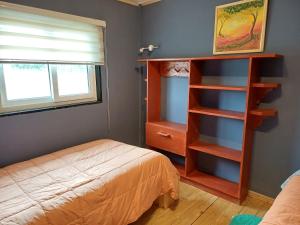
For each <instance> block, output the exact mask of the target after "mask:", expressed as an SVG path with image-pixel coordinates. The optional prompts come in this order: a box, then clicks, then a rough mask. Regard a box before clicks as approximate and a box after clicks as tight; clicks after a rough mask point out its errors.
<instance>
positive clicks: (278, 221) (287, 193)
mask: <svg viewBox="0 0 300 225" xmlns="http://www.w3.org/2000/svg"><path fill="white" fill-rule="evenodd" d="M260 225H300V176H295V177H293V178H291V179H290V181H289V182H288V184H287V185H286V187H285V188H284V189H283V190H282V191H281V193H280V194H279V195H278V196H277V198H276V199H275V201H274V204H273V206H272V207H271V209H270V210H269V211H268V212H267V214H266V215H265V217H264V219H263V221H262V222H261V223H260Z"/></svg>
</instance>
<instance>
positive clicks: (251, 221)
mask: <svg viewBox="0 0 300 225" xmlns="http://www.w3.org/2000/svg"><path fill="white" fill-rule="evenodd" d="M261 221H262V219H261V218H260V217H257V216H253V215H238V216H235V217H234V218H233V219H232V220H231V223H230V225H258V224H259V223H260V222H261Z"/></svg>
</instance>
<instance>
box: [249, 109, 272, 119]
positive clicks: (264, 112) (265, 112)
mask: <svg viewBox="0 0 300 225" xmlns="http://www.w3.org/2000/svg"><path fill="white" fill-rule="evenodd" d="M250 114H251V115H253V116H261V117H273V116H276V114H277V110H276V109H254V110H251V111H250Z"/></svg>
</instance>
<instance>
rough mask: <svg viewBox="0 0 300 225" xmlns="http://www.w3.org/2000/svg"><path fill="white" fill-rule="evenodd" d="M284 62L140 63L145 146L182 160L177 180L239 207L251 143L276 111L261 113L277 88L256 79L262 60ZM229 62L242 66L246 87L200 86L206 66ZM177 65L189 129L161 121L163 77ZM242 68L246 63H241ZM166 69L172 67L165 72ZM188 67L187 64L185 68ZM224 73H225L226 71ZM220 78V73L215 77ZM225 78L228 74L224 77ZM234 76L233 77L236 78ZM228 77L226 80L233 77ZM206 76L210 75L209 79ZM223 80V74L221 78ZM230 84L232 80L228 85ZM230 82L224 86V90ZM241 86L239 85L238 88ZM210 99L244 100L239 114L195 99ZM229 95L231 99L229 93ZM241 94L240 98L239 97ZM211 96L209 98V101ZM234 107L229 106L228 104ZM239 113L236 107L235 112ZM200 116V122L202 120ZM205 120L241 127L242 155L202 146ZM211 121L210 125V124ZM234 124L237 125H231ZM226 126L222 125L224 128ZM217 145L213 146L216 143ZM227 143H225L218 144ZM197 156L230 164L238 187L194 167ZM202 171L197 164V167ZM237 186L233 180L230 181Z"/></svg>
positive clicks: (257, 58) (250, 58) (237, 58)
mask: <svg viewBox="0 0 300 225" xmlns="http://www.w3.org/2000/svg"><path fill="white" fill-rule="evenodd" d="M280 57H282V56H280V55H278V54H242V55H225V56H208V57H193V58H169V59H146V60H145V59H142V60H139V61H140V62H143V63H146V65H147V71H148V73H147V79H146V81H147V99H148V101H147V123H146V144H147V145H148V146H150V147H154V148H156V149H162V150H165V151H169V152H171V153H174V154H176V155H178V157H181V158H183V159H184V165H183V164H182V165H181V164H178V163H174V162H173V163H174V165H175V167H176V168H177V169H178V171H179V173H180V175H181V178H182V179H183V180H184V181H186V182H191V183H192V184H194V185H195V186H198V187H200V188H203V189H204V190H206V191H208V192H211V193H213V194H216V195H219V196H221V197H224V198H227V199H229V200H232V201H235V202H239V203H240V202H242V201H243V200H244V199H245V198H246V196H247V192H248V180H249V174H250V164H251V163H250V162H251V152H252V143H253V137H254V131H255V129H256V128H257V127H258V126H260V125H261V123H262V121H263V120H264V119H265V118H267V117H274V116H276V115H277V111H276V110H275V109H261V108H259V107H258V105H259V103H260V102H261V100H262V99H263V98H264V97H265V96H266V95H267V94H268V93H269V92H270V91H272V90H274V89H277V88H280V84H278V83H265V82H261V80H260V76H259V74H261V72H262V71H260V67H261V63H263V62H264V60H263V59H268V61H269V60H276V59H278V58H280ZM228 60H229V61H230V65H231V66H232V65H235V64H234V63H235V62H241V61H243V62H244V64H243V65H244V67H243V68H246V69H244V70H243V71H242V73H243V74H244V76H245V82H239V83H237V84H234V83H233V84H231V83H230V82H229V84H230V85H224V84H223V83H222V84H214V85H211V84H207V83H205V82H204V79H202V78H204V76H205V74H206V71H205V65H206V66H207V65H209V64H211V63H212V64H214V63H216V64H218V63H223V62H224V61H226V62H227V61H228ZM174 62H175V63H179V64H182V65H185V66H186V65H188V66H189V69H186V70H185V71H186V72H187V75H188V78H189V88H188V91H189V99H188V100H189V101H188V102H189V105H188V112H187V115H188V120H187V124H186V125H185V124H178V123H174V122H170V121H164V120H162V118H161V111H162V109H161V106H162V104H161V88H162V85H161V77H162V76H165V73H164V71H165V69H162V68H171V66H172V65H174ZM245 62H246V63H245ZM168 63H170V66H168ZM187 63H188V64H187ZM227 69H228V67H227ZM237 69H240V67H239V66H237V68H234V70H233V71H234V72H236V71H237ZM217 72H219V71H217ZM227 72H228V71H227ZM234 72H232V73H234ZM232 73H230V74H232ZM207 74H212V73H208V72H207ZM220 76H222V74H220ZM232 80H234V79H232V78H231V80H230V81H232ZM227 83H228V82H226V84H227ZM241 84H242V85H241ZM210 90H213V91H217V92H213V93H212V92H211V93H210V94H219V93H222V92H223V91H226V94H230V97H231V98H234V97H235V96H236V95H239V96H243V98H245V104H244V105H245V106H244V109H242V110H241V111H242V112H238V111H231V110H224V109H223V108H222V109H220V108H217V106H216V105H214V108H209V107H204V105H205V106H207V102H204V104H203V106H202V104H201V103H203V102H201V101H200V100H199V98H200V99H201V98H202V97H205V93H206V92H207V91H210ZM229 91H231V92H232V93H228V92H229ZM240 92H241V94H239V93H240ZM208 96H211V95H208ZM232 103H235V101H231V104H232ZM233 108H238V107H233ZM203 116H204V117H203ZM206 116H209V117H217V118H218V117H221V118H228V119H231V120H228V121H227V120H226V124H227V123H234V124H235V126H236V125H237V124H239V125H238V126H242V131H241V132H242V134H240V136H241V138H242V140H241V142H242V143H240V144H239V145H238V146H241V149H233V148H230V147H228V146H227V147H226V146H223V145H218V144H213V143H210V142H204V140H202V138H203V133H202V130H201V129H202V128H201V129H200V126H199V121H200V120H199V119H200V118H202V117H203V118H206ZM210 120H211V118H210V119H209V121H210ZM233 120H237V121H240V122H238V123H237V122H233ZM222 126H225V125H222ZM216 143H217V142H216ZM222 143H226V142H222ZM198 154H199V156H201V157H202V156H205V155H210V156H211V157H212V158H213V159H215V158H216V159H221V160H224V161H226V162H230V163H234V165H235V166H238V168H239V171H238V173H239V177H238V179H237V180H238V182H232V181H229V180H227V179H225V178H221V177H219V176H217V174H208V173H206V172H205V171H203V169H201V168H200V167H199V165H198V161H199V160H202V158H201V157H200V158H199V157H198ZM199 164H200V165H201V161H200V162H199ZM234 180H235V179H234Z"/></svg>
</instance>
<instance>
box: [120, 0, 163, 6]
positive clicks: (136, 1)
mask: <svg viewBox="0 0 300 225" xmlns="http://www.w3.org/2000/svg"><path fill="white" fill-rule="evenodd" d="M118 1H119V2H124V3H127V4H130V5H135V6H139V5H142V6H144V5H149V4H152V3H155V2H159V1H160V0H118Z"/></svg>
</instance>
